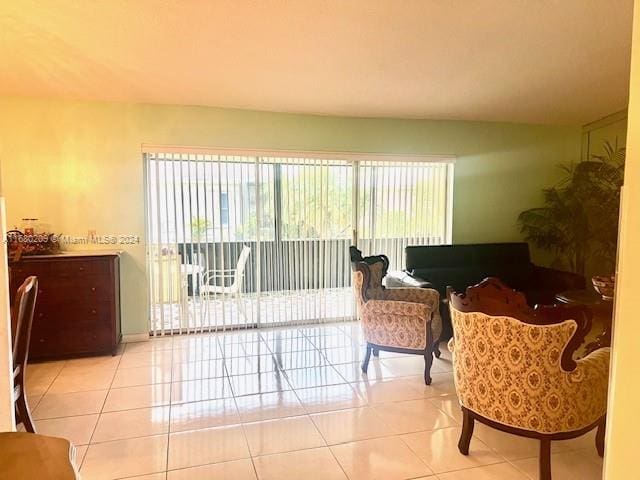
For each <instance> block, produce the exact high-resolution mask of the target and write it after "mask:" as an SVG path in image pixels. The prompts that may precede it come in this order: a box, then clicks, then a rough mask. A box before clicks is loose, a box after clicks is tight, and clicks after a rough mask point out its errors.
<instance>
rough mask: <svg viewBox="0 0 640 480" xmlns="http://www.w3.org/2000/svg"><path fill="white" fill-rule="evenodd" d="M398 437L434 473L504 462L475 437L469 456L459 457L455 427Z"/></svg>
mask: <svg viewBox="0 0 640 480" xmlns="http://www.w3.org/2000/svg"><path fill="white" fill-rule="evenodd" d="M400 438H402V440H403V441H404V442H405V443H406V444H407V445H409V448H410V449H411V450H413V451H414V452H415V454H416V455H418V457H420V458H421V459H422V461H424V462H425V463H426V464H427V465H428V466H429V468H431V470H433V471H434V472H435V473H443V472H450V471H453V470H462V469H465V468H472V467H479V466H482V465H489V464H492V463H501V462H504V458H502V457H500V456H499V455H497V454H496V453H495V452H494V451H493V450H491V449H490V448H489V447H488V446H487V445H485V444H484V443H483V442H482V441H481V440H479V439H477V438H473V439H472V442H471V445H470V448H469V455H462V454H461V453H460V452H459V451H458V439H459V438H460V428H459V427H453V428H443V429H439V430H433V431H429V432H418V433H410V434H407V435H402V436H401V437H400Z"/></svg>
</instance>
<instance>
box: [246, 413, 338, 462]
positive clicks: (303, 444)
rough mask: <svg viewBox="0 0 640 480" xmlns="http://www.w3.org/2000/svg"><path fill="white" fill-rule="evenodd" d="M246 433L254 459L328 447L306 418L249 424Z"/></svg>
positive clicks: (290, 418)
mask: <svg viewBox="0 0 640 480" xmlns="http://www.w3.org/2000/svg"><path fill="white" fill-rule="evenodd" d="M244 433H245V435H246V437H247V442H248V443H249V450H250V451H251V455H252V456H254V457H255V456H259V455H270V454H272V453H284V452H290V451H293V450H304V449H307V448H315V447H324V446H326V443H325V442H324V439H323V438H322V435H320V433H319V432H318V430H317V429H316V427H315V425H314V424H313V422H312V421H311V419H310V418H309V417H306V416H305V417H289V418H281V419H276V420H267V421H264V422H257V423H247V424H245V425H244Z"/></svg>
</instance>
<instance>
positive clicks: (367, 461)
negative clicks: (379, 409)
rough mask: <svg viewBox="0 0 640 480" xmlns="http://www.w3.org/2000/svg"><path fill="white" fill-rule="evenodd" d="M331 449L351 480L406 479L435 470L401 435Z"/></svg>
mask: <svg viewBox="0 0 640 480" xmlns="http://www.w3.org/2000/svg"><path fill="white" fill-rule="evenodd" d="M331 451H332V452H333V454H334V455H335V457H336V459H337V460H338V462H339V463H340V465H341V466H342V468H343V470H344V471H345V473H346V474H347V476H348V477H349V479H350V480H376V479H378V480H405V479H408V478H415V477H423V476H428V475H430V474H431V473H432V472H431V470H429V468H428V467H427V466H426V465H425V464H424V463H423V462H422V461H421V460H420V459H419V458H418V457H417V456H416V454H415V453H413V452H412V451H411V449H409V447H407V445H405V443H404V442H403V441H402V440H400V439H399V438H398V437H386V438H377V439H373V440H363V441H360V442H353V443H345V444H343V445H336V446H333V447H331Z"/></svg>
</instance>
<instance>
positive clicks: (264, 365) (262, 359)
mask: <svg viewBox="0 0 640 480" xmlns="http://www.w3.org/2000/svg"><path fill="white" fill-rule="evenodd" d="M224 367H225V368H226V370H227V373H228V374H229V375H234V376H235V375H249V374H256V373H267V372H275V371H281V370H282V369H281V368H280V366H279V365H278V362H277V360H276V359H275V358H274V357H273V356H272V355H270V354H269V355H260V356H256V357H244V358H243V357H234V358H225V360H224Z"/></svg>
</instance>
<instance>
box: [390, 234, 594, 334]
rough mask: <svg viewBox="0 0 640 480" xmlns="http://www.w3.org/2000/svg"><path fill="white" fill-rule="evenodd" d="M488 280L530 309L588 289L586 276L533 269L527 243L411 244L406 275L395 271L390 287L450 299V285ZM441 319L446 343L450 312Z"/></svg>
mask: <svg viewBox="0 0 640 480" xmlns="http://www.w3.org/2000/svg"><path fill="white" fill-rule="evenodd" d="M487 277H497V278H500V279H501V280H502V281H504V282H505V283H506V284H507V285H509V286H510V287H512V288H515V289H516V290H518V291H520V292H523V293H524V294H525V296H526V298H527V301H528V302H529V305H531V306H534V305H536V304H551V303H554V302H555V296H556V294H557V293H560V292H563V291H566V290H577V289H583V288H585V279H584V277H582V276H581V275H577V274H575V273H571V272H563V271H559V270H554V269H551V268H545V267H540V266H537V265H534V264H533V263H532V262H531V257H530V254H529V245H528V244H526V243H482V244H469V245H428V246H409V247H406V248H405V269H404V271H400V272H390V273H389V275H387V278H386V285H387V286H389V287H423V288H433V289H436V290H437V291H438V292H439V293H440V296H441V298H442V299H445V298H446V296H445V293H446V288H447V287H453V288H454V289H456V290H457V291H464V289H465V288H466V287H468V286H469V285H475V284H476V283H478V282H480V281H482V280H483V279H484V278H487ZM442 317H443V330H444V332H443V340H446V339H448V338H450V337H451V323H450V318H449V312H448V309H447V308H442Z"/></svg>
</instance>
